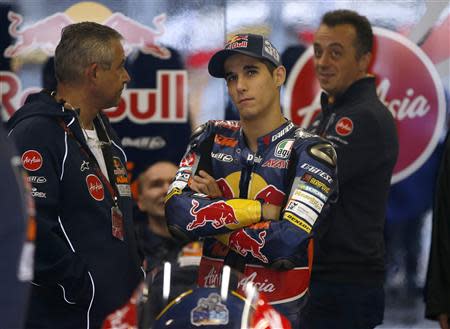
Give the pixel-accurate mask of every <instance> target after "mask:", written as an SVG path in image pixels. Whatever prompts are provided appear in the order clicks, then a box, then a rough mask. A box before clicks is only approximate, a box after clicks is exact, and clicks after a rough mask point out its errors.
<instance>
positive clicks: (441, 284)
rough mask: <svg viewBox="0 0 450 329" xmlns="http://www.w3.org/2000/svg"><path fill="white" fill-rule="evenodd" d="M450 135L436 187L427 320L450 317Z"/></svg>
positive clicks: (426, 291)
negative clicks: (445, 315) (441, 315)
mask: <svg viewBox="0 0 450 329" xmlns="http://www.w3.org/2000/svg"><path fill="white" fill-rule="evenodd" d="M449 174H450V134H448V135H447V138H446V141H445V149H444V155H443V157H442V161H441V167H440V169H439V174H438V178H437V183H436V194H435V197H434V208H433V230H432V236H431V250H430V260H429V264H428V273H427V281H426V290H425V305H426V308H425V316H426V317H427V318H429V319H436V317H437V316H438V315H439V314H442V313H446V314H448V315H450V205H449V195H450V175H449Z"/></svg>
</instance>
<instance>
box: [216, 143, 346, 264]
mask: <svg viewBox="0 0 450 329" xmlns="http://www.w3.org/2000/svg"><path fill="white" fill-rule="evenodd" d="M294 154H295V157H296V158H297V159H296V160H295V163H296V165H295V174H294V177H293V182H292V187H291V190H290V193H289V197H288V200H287V203H286V206H285V207H284V209H283V210H282V212H281V215H280V220H278V221H264V222H260V223H258V224H255V225H252V226H249V227H245V228H242V229H239V230H236V231H234V232H232V233H231V234H225V235H221V236H218V237H216V238H217V239H218V240H219V241H221V242H222V243H223V244H225V245H227V246H228V247H230V248H231V249H233V250H234V251H236V252H237V253H239V254H241V255H242V256H244V257H253V258H257V259H258V260H259V261H261V262H262V263H264V264H265V265H268V266H271V267H272V268H276V269H280V270H287V269H291V268H293V267H295V265H296V264H298V263H300V260H304V259H305V258H306V257H308V251H307V248H308V242H309V240H310V238H311V237H312V231H313V227H314V225H317V222H318V221H319V220H320V218H321V217H322V216H323V214H324V213H325V212H326V211H327V208H328V207H329V203H330V202H334V200H335V197H336V195H337V168H336V161H337V159H336V153H335V150H334V148H333V147H332V146H331V145H330V144H329V143H328V142H325V141H323V140H322V139H320V138H319V137H313V138H308V139H306V140H305V139H302V140H296V143H295V144H294ZM292 160H293V159H292V158H291V160H290V161H292Z"/></svg>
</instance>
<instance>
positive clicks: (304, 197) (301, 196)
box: [292, 190, 324, 213]
mask: <svg viewBox="0 0 450 329" xmlns="http://www.w3.org/2000/svg"><path fill="white" fill-rule="evenodd" d="M292 199H294V200H296V201H301V202H303V203H304V204H306V205H307V206H309V207H311V208H312V209H314V210H315V211H317V213H320V212H321V211H322V208H323V205H324V203H323V202H322V201H321V200H320V199H319V198H318V197H315V196H314V195H312V194H309V193H308V192H304V191H302V190H295V191H294V193H293V194H292Z"/></svg>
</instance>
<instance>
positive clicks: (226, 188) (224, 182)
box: [216, 178, 234, 199]
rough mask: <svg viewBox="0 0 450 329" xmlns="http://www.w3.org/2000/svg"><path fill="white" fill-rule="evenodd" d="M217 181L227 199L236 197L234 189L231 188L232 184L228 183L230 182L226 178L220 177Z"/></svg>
mask: <svg viewBox="0 0 450 329" xmlns="http://www.w3.org/2000/svg"><path fill="white" fill-rule="evenodd" d="M216 182H217V185H219V188H220V190H221V191H222V196H223V197H224V198H225V199H232V198H234V193H233V190H232V189H231V186H230V185H229V184H228V182H227V180H226V179H225V178H219V179H218V180H217V181H216Z"/></svg>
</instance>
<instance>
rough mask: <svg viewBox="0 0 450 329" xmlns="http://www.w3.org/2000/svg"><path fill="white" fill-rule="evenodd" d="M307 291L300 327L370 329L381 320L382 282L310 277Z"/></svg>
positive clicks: (315, 328)
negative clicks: (375, 284)
mask: <svg viewBox="0 0 450 329" xmlns="http://www.w3.org/2000/svg"><path fill="white" fill-rule="evenodd" d="M309 293H310V296H309V299H308V301H307V303H306V305H305V307H304V308H303V309H302V311H301V313H300V326H299V328H301V329H331V328H333V329H372V328H375V326H377V325H379V324H381V323H382V322H383V314H384V289H383V286H382V285H378V286H373V285H364V284H349V283H337V282H325V281H311V283H310V287H309ZM295 329H297V328H295Z"/></svg>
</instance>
